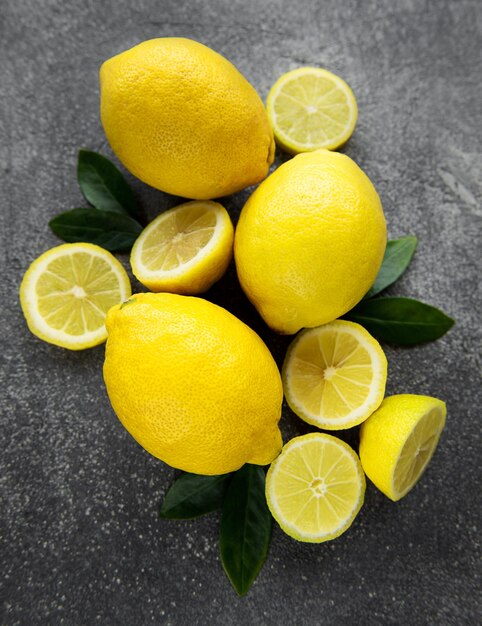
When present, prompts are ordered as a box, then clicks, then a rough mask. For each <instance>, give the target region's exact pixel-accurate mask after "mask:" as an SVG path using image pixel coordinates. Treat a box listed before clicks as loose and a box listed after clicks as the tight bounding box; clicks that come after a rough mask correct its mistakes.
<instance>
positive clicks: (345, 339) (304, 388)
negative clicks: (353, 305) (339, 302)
mask: <svg viewBox="0 0 482 626" xmlns="http://www.w3.org/2000/svg"><path fill="white" fill-rule="evenodd" d="M282 377H283V387H284V392H285V395H286V399H287V401H288V404H289V405H290V407H291V408H292V410H293V411H294V412H295V413H296V415H298V416H299V417H301V419H302V420H304V421H305V422H308V424H313V425H314V426H318V427H319V428H324V429H326V430H339V429H342V428H350V427H351V426H356V425H357V424H360V423H361V422H363V421H364V420H365V419H367V417H368V416H369V415H371V414H372V413H373V411H374V410H375V409H376V408H377V407H378V406H379V405H380V403H381V401H382V400H383V396H384V394H385V383H386V380H387V359H386V357H385V354H384V352H383V350H382V348H381V347H380V344H379V343H378V341H376V339H374V338H373V337H372V336H371V335H370V333H369V332H368V331H366V330H365V329H364V328H363V327H362V326H360V325H359V324H355V323H354V322H346V321H342V320H336V321H334V322H331V323H329V324H325V325H323V326H318V327H316V328H308V329H306V330H303V331H302V332H301V333H299V335H297V337H296V339H295V340H294V341H293V342H292V343H291V345H290V347H289V348H288V352H287V354H286V358H285V362H284V364H283V372H282Z"/></svg>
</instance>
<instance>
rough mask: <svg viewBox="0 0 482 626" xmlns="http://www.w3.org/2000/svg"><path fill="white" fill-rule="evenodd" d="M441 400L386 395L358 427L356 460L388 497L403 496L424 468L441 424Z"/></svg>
mask: <svg viewBox="0 0 482 626" xmlns="http://www.w3.org/2000/svg"><path fill="white" fill-rule="evenodd" d="M446 414H447V409H446V406H445V402H443V401H442V400H438V399H437V398H432V397H430V396H418V395H414V394H400V395H396V396H390V397H388V398H385V400H384V401H383V402H382V404H381V405H380V408H379V409H378V410H377V411H375V413H373V415H371V416H370V417H369V418H368V419H367V420H366V422H364V423H363V424H362V426H361V428H360V459H361V462H362V466H363V469H364V470H365V473H366V475H367V476H368V478H369V479H370V480H371V481H372V482H373V483H374V484H375V485H376V486H377V487H378V489H380V491H382V492H383V493H384V494H385V495H386V496H387V497H389V498H390V499H391V500H395V501H396V500H400V498H403V496H405V495H406V494H407V493H408V492H409V491H410V490H411V489H412V488H413V487H414V486H415V484H416V483H417V482H418V480H419V478H420V477H421V475H422V474H423V472H424V471H425V469H426V468H427V465H428V463H429V461H430V459H431V458H432V455H433V453H434V452H435V448H436V447H437V444H438V441H439V439H440V435H441V434H442V430H443V428H444V426H445V417H446Z"/></svg>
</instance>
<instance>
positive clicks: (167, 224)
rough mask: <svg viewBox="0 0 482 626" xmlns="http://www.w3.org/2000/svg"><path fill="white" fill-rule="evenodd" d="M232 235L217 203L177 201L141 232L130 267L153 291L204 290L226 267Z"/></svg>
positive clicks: (184, 291) (194, 292) (230, 223)
mask: <svg viewBox="0 0 482 626" xmlns="http://www.w3.org/2000/svg"><path fill="white" fill-rule="evenodd" d="M233 236H234V229H233V224H232V222H231V219H230V217H229V215H228V212H227V211H226V209H225V208H224V207H223V206H221V205H220V204H219V203H217V202H211V201H208V200H206V201H197V200H196V201H193V202H186V203H184V204H180V205H179V206H177V207H174V208H173V209H169V210H168V211H166V212H165V213H162V214H161V215H159V217H157V218H156V219H155V220H154V221H153V222H151V223H150V224H149V226H147V228H145V229H144V230H143V231H142V233H141V234H140V235H139V237H138V239H137V241H136V242H135V244H134V246H133V248H132V252H131V265H132V271H133V273H134V275H135V276H136V277H137V278H138V280H139V281H140V282H141V283H142V284H143V285H145V286H146V287H147V288H148V289H151V291H168V292H171V293H178V294H188V295H192V294H197V293H202V292H203V291H206V290H207V289H209V287H211V285H212V284H213V283H215V282H216V281H217V280H219V279H220V278H221V276H222V275H223V274H224V272H225V271H226V269H227V267H228V265H229V262H230V261H231V258H232V255H233Z"/></svg>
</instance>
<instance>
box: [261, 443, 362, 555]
mask: <svg viewBox="0 0 482 626" xmlns="http://www.w3.org/2000/svg"><path fill="white" fill-rule="evenodd" d="M364 497H365V475H364V474H363V470H362V467H361V464H360V459H359V458H358V457H357V455H356V454H355V453H354V452H353V450H352V449H351V448H350V446H348V445H347V444H346V443H345V442H344V441H341V440H340V439H338V438H337V437H332V436H331V435H325V434H322V433H310V434H308V435H303V436H302V437H295V438H294V439H292V440H291V441H290V442H289V443H287V444H286V445H285V446H284V448H283V451H282V452H281V454H280V456H279V457H278V458H277V459H276V460H275V461H274V462H273V463H272V465H271V467H270V468H269V470H268V474H267V476H266V500H267V502H268V507H269V509H270V511H271V513H272V515H273V517H274V518H275V520H276V521H277V522H278V524H279V525H280V526H281V528H282V529H283V530H284V532H285V533H286V534H288V535H290V537H293V538H294V539H297V540H298V541H308V542H311V543H321V542H322V541H328V540H329V539H335V538H336V537H339V536H340V535H341V534H342V533H343V532H345V530H347V529H348V528H349V527H350V525H351V523H352V522H353V520H354V519H355V517H356V515H357V513H358V511H359V510H360V508H361V506H362V504H363V500H364Z"/></svg>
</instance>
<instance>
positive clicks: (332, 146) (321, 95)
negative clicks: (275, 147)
mask: <svg viewBox="0 0 482 626" xmlns="http://www.w3.org/2000/svg"><path fill="white" fill-rule="evenodd" d="M266 108H267V111H268V117H269V120H270V122H271V126H272V128H273V132H274V136H275V139H276V142H277V143H278V144H279V145H280V146H281V148H283V149H284V150H286V151H287V152H290V153H291V154H298V153H299V152H309V151H311V150H318V149H319V148H326V149H328V150H336V148H339V147H340V146H342V145H343V144H344V143H345V142H346V141H348V139H349V138H350V136H351V134H352V133H353V130H354V128H355V124H356V120H357V117H358V109H357V104H356V99H355V96H354V95H353V92H352V90H351V89H350V87H349V86H348V84H347V83H346V82H345V81H344V80H343V79H342V78H340V77H339V76H337V75H336V74H332V72H329V71H328V70H325V69H322V68H319V67H300V68H298V69H296V70H292V71H291V72H287V73H286V74H283V75H282V76H281V77H280V78H279V79H278V80H277V81H276V82H275V84H274V85H273V87H272V88H271V90H270V92H269V94H268V99H267V102H266Z"/></svg>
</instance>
